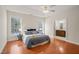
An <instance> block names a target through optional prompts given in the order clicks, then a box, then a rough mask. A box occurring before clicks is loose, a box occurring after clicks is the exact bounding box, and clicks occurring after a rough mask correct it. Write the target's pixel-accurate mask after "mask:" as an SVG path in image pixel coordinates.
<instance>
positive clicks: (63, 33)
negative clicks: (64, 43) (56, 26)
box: [56, 30, 66, 37]
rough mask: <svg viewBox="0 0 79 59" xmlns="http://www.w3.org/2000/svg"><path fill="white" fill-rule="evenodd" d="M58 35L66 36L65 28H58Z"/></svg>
mask: <svg viewBox="0 0 79 59" xmlns="http://www.w3.org/2000/svg"><path fill="white" fill-rule="evenodd" d="M56 36H61V37H66V31H65V30H56Z"/></svg>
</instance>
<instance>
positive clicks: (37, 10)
mask: <svg viewBox="0 0 79 59" xmlns="http://www.w3.org/2000/svg"><path fill="white" fill-rule="evenodd" d="M3 7H4V8H5V9H7V10H9V11H15V12H20V13H24V14H32V15H35V16H40V17H44V15H45V14H44V13H43V5H6V6H3ZM48 7H50V10H55V12H61V11H65V10H67V9H69V8H71V7H73V5H55V6H54V5H48ZM51 13H53V14H54V12H51ZM51 13H49V14H51Z"/></svg>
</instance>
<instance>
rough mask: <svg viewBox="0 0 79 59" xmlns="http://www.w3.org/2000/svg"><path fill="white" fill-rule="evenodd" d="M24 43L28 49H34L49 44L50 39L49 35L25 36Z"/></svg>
mask: <svg viewBox="0 0 79 59" xmlns="http://www.w3.org/2000/svg"><path fill="white" fill-rule="evenodd" d="M23 42H24V44H25V45H26V46H27V48H32V47H36V46H39V45H43V44H46V43H49V42H50V38H49V36H47V35H25V36H23Z"/></svg>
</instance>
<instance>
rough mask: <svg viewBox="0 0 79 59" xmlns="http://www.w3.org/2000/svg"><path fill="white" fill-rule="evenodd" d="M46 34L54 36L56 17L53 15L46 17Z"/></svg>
mask: <svg viewBox="0 0 79 59" xmlns="http://www.w3.org/2000/svg"><path fill="white" fill-rule="evenodd" d="M45 34H46V35H49V36H50V37H51V38H52V37H53V36H54V19H53V16H48V17H47V18H45Z"/></svg>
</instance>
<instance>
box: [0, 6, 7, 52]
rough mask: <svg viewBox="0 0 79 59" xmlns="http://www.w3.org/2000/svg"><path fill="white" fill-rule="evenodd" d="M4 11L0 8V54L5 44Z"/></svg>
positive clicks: (5, 23) (5, 24)
mask: <svg viewBox="0 0 79 59" xmlns="http://www.w3.org/2000/svg"><path fill="white" fill-rule="evenodd" d="M6 27H7V22H6V11H5V10H4V9H3V8H2V7H1V6H0V53H1V52H2V50H3V48H4V46H5V44H6V42H7V28H6Z"/></svg>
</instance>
